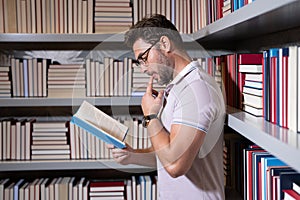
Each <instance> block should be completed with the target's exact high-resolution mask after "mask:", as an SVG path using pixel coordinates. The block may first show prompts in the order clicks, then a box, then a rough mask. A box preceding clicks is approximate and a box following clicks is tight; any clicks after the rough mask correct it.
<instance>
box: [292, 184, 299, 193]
mask: <svg viewBox="0 0 300 200" xmlns="http://www.w3.org/2000/svg"><path fill="white" fill-rule="evenodd" d="M292 188H293V190H295V191H296V192H297V193H298V194H300V183H299V182H293V184H292Z"/></svg>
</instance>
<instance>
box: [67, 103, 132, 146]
mask: <svg viewBox="0 0 300 200" xmlns="http://www.w3.org/2000/svg"><path fill="white" fill-rule="evenodd" d="M71 122H72V123H74V124H76V125H77V126H79V127H81V128H83V129H84V130H86V131H87V132H89V133H91V134H93V135H95V136H96V137H97V138H99V139H101V140H103V141H104V142H106V143H109V144H113V145H114V146H115V147H118V148H125V147H126V145H125V143H124V139H125V137H126V134H127V132H128V127H126V126H125V125H123V124H122V123H120V122H119V121H117V120H115V119H114V118H112V117H111V116H109V115H107V114H105V113H104V112H102V111H101V110H99V109H98V108H96V107H95V106H93V105H92V104H90V103H88V102H87V101H83V103H82V104H81V105H80V107H79V109H78V110H77V112H76V113H75V114H74V115H73V117H72V119H71Z"/></svg>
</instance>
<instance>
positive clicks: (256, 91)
mask: <svg viewBox="0 0 300 200" xmlns="http://www.w3.org/2000/svg"><path fill="white" fill-rule="evenodd" d="M243 93H247V94H253V95H256V96H262V95H263V90H262V89H257V88H252V87H245V86H244V87H243Z"/></svg>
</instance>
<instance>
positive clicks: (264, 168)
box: [261, 157, 287, 199]
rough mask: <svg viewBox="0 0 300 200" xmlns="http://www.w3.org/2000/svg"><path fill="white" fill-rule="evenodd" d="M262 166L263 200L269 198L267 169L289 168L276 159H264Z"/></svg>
mask: <svg viewBox="0 0 300 200" xmlns="http://www.w3.org/2000/svg"><path fill="white" fill-rule="evenodd" d="M261 166H262V170H261V171H262V174H261V175H262V177H261V179H262V199H266V198H267V195H266V193H267V169H268V167H271V166H287V164H285V163H284V162H283V161H281V160H280V159H278V158H276V157H267V158H263V159H262V160H261Z"/></svg>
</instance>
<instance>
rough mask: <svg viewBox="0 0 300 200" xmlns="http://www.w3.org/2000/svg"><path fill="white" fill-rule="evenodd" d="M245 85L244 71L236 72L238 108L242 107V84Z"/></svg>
mask: <svg viewBox="0 0 300 200" xmlns="http://www.w3.org/2000/svg"><path fill="white" fill-rule="evenodd" d="M244 85H245V73H242V72H238V92H239V108H240V109H243V86H244Z"/></svg>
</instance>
